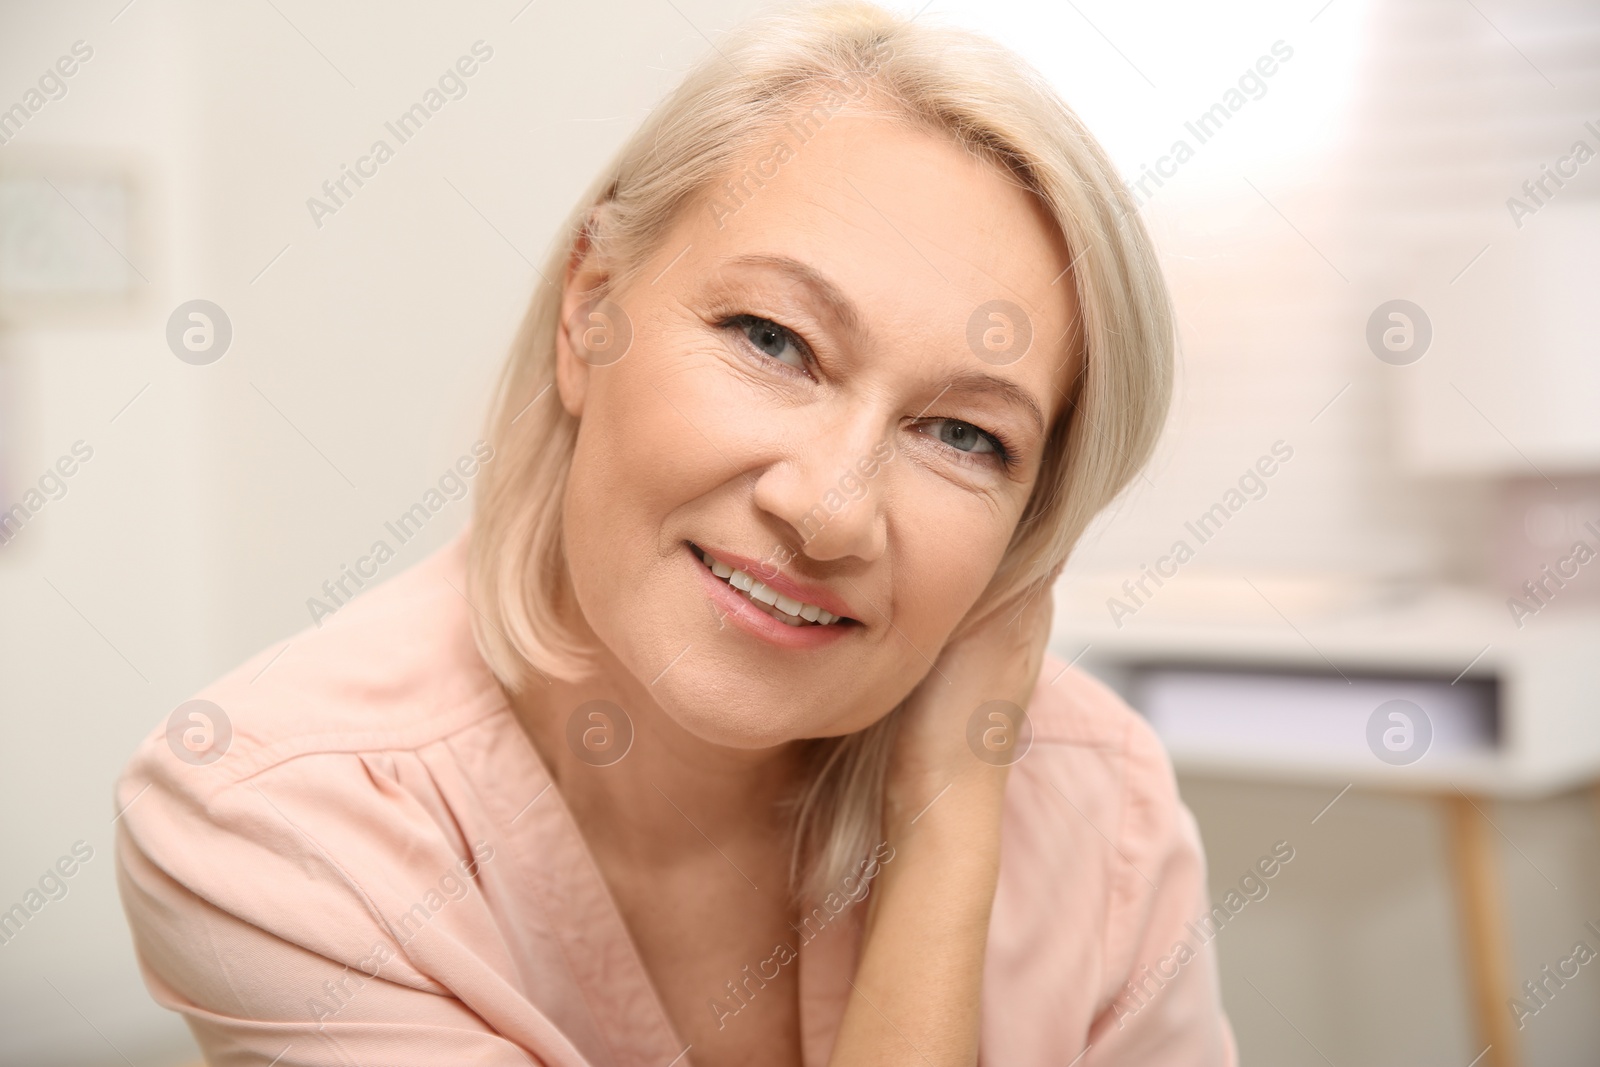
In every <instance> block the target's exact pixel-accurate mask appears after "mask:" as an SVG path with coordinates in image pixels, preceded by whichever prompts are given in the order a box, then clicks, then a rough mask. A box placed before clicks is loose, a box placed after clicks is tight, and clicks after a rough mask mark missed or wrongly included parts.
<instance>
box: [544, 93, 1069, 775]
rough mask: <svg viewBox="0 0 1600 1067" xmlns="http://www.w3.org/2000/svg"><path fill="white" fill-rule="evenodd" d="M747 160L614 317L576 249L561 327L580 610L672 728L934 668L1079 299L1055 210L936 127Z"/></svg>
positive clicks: (887, 700) (808, 707)
mask: <svg viewBox="0 0 1600 1067" xmlns="http://www.w3.org/2000/svg"><path fill="white" fill-rule="evenodd" d="M819 126H820V128H819ZM800 133H806V134H809V135H810V136H809V139H808V140H804V141H802V140H801V139H800V136H799V134H800ZM780 142H782V143H783V145H784V147H783V148H776V147H774V146H776V145H777V144H779V143H780ZM745 164H747V166H748V171H746V170H745V166H744V165H741V167H740V169H739V170H738V172H737V173H734V174H730V175H728V183H727V184H726V185H723V186H719V187H717V188H716V189H714V190H713V193H712V196H711V198H710V199H708V200H702V201H700V202H698V203H696V204H694V205H693V206H691V207H689V208H686V209H685V210H684V211H683V212H682V213H681V215H680V217H679V219H678V220H677V223H676V225H675V227H674V230H673V232H672V233H671V234H670V235H669V236H668V237H667V239H666V240H665V241H664V242H663V243H662V244H661V246H660V248H659V250H658V251H657V252H656V254H655V255H654V257H653V259H652V260H651V262H649V263H647V264H646V265H645V266H644V268H643V269H642V270H640V271H639V272H638V273H637V275H636V277H637V280H636V281H634V282H632V283H630V284H628V285H627V286H625V287H623V288H621V289H618V290H616V291H613V292H612V293H611V294H610V295H609V297H608V299H609V300H610V302H611V306H604V305H602V306H601V308H600V312H601V313H602V315H607V316H609V320H608V319H605V318H597V317H592V316H590V314H589V311H590V309H589V308H588V307H586V306H584V300H583V297H584V290H587V289H589V288H591V287H592V286H593V285H595V284H596V283H597V282H599V281H600V280H601V279H602V278H603V273H602V271H603V266H601V265H600V264H598V263H597V262H596V261H595V259H594V257H588V258H586V259H585V260H584V261H583V262H581V263H580V264H578V265H577V266H575V267H574V269H573V271H572V272H571V273H569V277H568V278H567V285H566V304H565V308H564V313H565V315H566V326H565V328H564V329H563V331H562V334H561V336H560V338H559V339H558V346H557V348H558V358H559V361H560V373H559V377H558V382H559V386H560V392H561V399H562V402H563V404H565V406H566V407H567V409H568V410H569V411H570V412H572V413H573V414H574V415H575V416H577V417H578V418H579V419H580V429H579V433H578V441H577V449H576V453H575V456H574V458H573V463H572V469H571V477H570V481H569V488H568V491H567V497H566V501H565V537H566V549H567V556H568V559H569V561H570V566H571V574H572V581H573V585H574V587H575V589H576V592H577V597H578V602H579V604H580V606H581V607H582V610H583V612H584V615H585V617H586V619H587V621H588V623H589V625H590V627H591V628H592V629H593V630H594V632H595V633H596V634H597V635H598V636H599V637H600V639H601V640H602V641H603V642H604V644H605V645H606V647H607V649H608V650H609V654H610V655H611V656H613V657H614V658H615V660H616V663H617V664H618V665H620V666H621V668H623V669H625V670H626V671H628V672H629V673H630V674H631V675H632V677H633V678H634V679H636V685H637V686H638V687H640V688H642V689H644V690H646V691H647V692H648V694H649V696H650V698H651V699H653V700H655V701H656V703H657V704H658V705H659V706H660V707H661V708H662V709H663V710H664V711H665V712H666V713H667V714H668V715H670V716H671V717H672V718H673V719H674V720H675V721H676V722H677V723H678V724H679V725H680V726H682V727H683V728H684V729H686V730H687V731H688V732H690V733H691V734H694V735H696V736H699V737H701V738H703V739H705V740H707V741H711V742H714V743H718V744H723V745H729V746H734V747H741V748H756V747H767V746H772V745H777V744H781V743H782V742H785V741H790V740H793V739H796V738H803V737H820V736H828V735H835V734H842V733H847V732H851V731H854V730H858V729H861V728H863V727H865V726H867V725H870V724H871V723H872V722H873V721H874V720H876V719H877V718H879V717H880V716H882V715H883V714H885V713H886V712H888V711H889V710H890V709H891V708H893V706H894V705H895V704H896V703H898V702H899V701H900V700H901V699H902V698H903V697H904V696H905V695H906V694H907V693H909V692H910V690H911V688H912V687H913V686H915V685H916V683H917V682H918V681H920V680H921V679H922V678H923V677H924V676H925V675H926V674H928V673H929V671H930V669H931V667H932V664H933V663H934V661H935V660H936V659H937V658H938V656H939V653H940V650H941V649H942V647H943V646H944V644H945V642H946V639H947V638H948V637H949V636H950V634H951V632H952V631H953V630H954V629H955V627H956V626H957V624H958V623H959V622H960V621H961V619H962V617H963V616H964V615H966V614H967V612H968V609H970V608H971V607H972V606H973V605H974V603H975V602H976V600H977V598H978V597H979V595H980V594H981V593H982V592H983V590H984V588H985V587H986V586H987V585H988V583H989V581H990V579H991V578H992V577H993V576H994V573H995V571H996V568H997V567H998V565H999V563H1000V560H1001V557H1002V555H1003V553H1004V551H1005V548H1006V545H1007V544H1008V543H1009V541H1010V539H1011V535H1012V531H1013V529H1014V527H1015V525H1016V523H1017V519H1018V517H1019V516H1020V515H1021V513H1022V510H1023V507H1024V505H1025V504H1026V503H1027V500H1028V497H1029V493H1030V491H1031V490H1032V488H1033V485H1034V482H1035V479H1036V477H1037V475H1038V471H1039V466H1040V459H1041V452H1042V449H1043V448H1044V444H1045V440H1046V436H1047V432H1048V429H1049V427H1050V425H1051V423H1052V421H1053V419H1054V418H1055V415H1056V413H1057V412H1058V411H1059V410H1060V405H1061V403H1062V402H1063V398H1064V393H1063V391H1062V390H1063V389H1065V388H1066V386H1067V384H1068V383H1069V382H1070V381H1071V378H1072V375H1073V373H1074V371H1075V367H1073V366H1071V365H1069V360H1068V358H1067V355H1066V353H1067V352H1068V350H1069V345H1068V340H1067V339H1066V336H1067V334H1068V333H1069V332H1071V331H1072V325H1073V323H1074V320H1075V315H1076V310H1077V308H1076V303H1075V300H1074V297H1073V293H1072V281H1071V279H1070V278H1069V277H1066V276H1065V275H1066V271H1067V268H1068V265H1069V262H1070V260H1069V258H1068V252H1067V249H1066V247H1065V244H1064V243H1063V241H1062V240H1061V238H1060V236H1059V235H1058V234H1057V233H1056V232H1055V229H1054V227H1053V225H1052V224H1051V223H1050V221H1049V218H1048V216H1047V214H1046V213H1045V212H1044V210H1043V209H1042V208H1041V207H1040V206H1039V205H1038V204H1037V202H1036V201H1035V200H1034V199H1033V197H1032V196H1031V195H1030V194H1028V193H1026V192H1025V191H1023V190H1022V189H1021V188H1019V187H1018V186H1017V185H1016V183H1015V182H1014V181H1013V180H1011V179H1010V178H1009V177H1008V176H1006V175H1004V174H1002V173H1001V172H1000V171H999V170H997V169H996V168H995V167H994V166H993V165H992V164H988V163H985V162H981V161H979V160H976V159H974V158H972V157H971V156H969V155H968V154H967V153H966V152H964V151H963V150H961V149H960V148H958V147H956V146H955V145H954V144H952V143H950V142H948V141H947V140H945V139H942V138H939V137H936V136H933V135H931V134H928V133H924V132H920V131H914V130H909V129H905V128H903V127H901V126H899V125H897V124H895V123H891V122H889V121H886V120H884V119H882V118H874V117H871V116H867V115H864V114H857V113H853V112H851V111H849V110H845V111H841V112H838V113H836V114H834V115H832V116H831V117H828V118H826V120H825V121H823V122H821V123H818V122H816V121H815V119H813V120H812V122H811V124H810V125H809V126H804V127H802V126H801V125H800V124H799V123H794V124H791V125H790V126H786V127H782V128H780V129H779V130H778V131H777V132H776V133H774V134H773V135H772V136H771V137H770V138H769V139H768V140H767V141H765V142H763V144H762V146H761V147H760V148H758V149H757V150H756V151H755V152H754V153H752V154H751V156H750V157H749V159H748V160H746V161H745ZM995 301H1004V302H1007V303H1006V304H1005V305H996V304H994V303H993V302H995ZM618 309H620V315H619V313H618ZM1018 309H1020V312H1019V310H1018ZM624 319H625V323H624V321H623V320H624ZM608 322H609V326H610V327H611V328H615V329H618V330H620V331H626V330H627V329H630V328H631V333H632V339H631V342H628V347H627V349H626V351H625V353H624V354H623V355H622V356H621V358H615V357H616V352H617V350H618V347H619V343H618V341H617V337H618V335H617V334H611V335H609V336H608V335H607V334H606V332H605V331H606V329H607V326H608ZM1030 334H1031V338H1030V336H1029V335H1030ZM707 554H709V556H710V557H711V558H712V560H713V561H714V566H713V567H708V566H707V564H706V563H705V556H706V555H707ZM732 571H739V572H743V575H740V574H738V573H728V572H732ZM724 573H727V574H728V579H731V583H730V580H728V579H725V578H724V577H721V576H720V575H722V574H724ZM746 576H747V577H746ZM750 581H759V582H761V583H762V586H764V587H765V589H763V588H762V587H761V586H752V587H751V590H750V592H745V591H741V590H740V589H738V588H736V586H737V585H748V584H750ZM752 592H753V593H755V594H756V598H755V599H753V598H752V597H751V595H750V593H752ZM774 595H776V603H774V604H771V605H767V604H763V603H760V602H759V601H760V600H761V599H770V598H772V597H773V596H774ZM817 609H821V612H822V613H819V612H818V610H817ZM796 613H798V614H796ZM830 614H831V615H836V616H841V618H840V620H839V621H837V622H834V623H831V624H825V620H827V619H828V618H829V615H830ZM780 615H781V616H783V617H782V618H780V617H779V616H780ZM812 617H814V618H816V619H817V621H815V622H812V621H808V619H810V618H812ZM791 620H792V621H798V622H799V623H800V625H792V624H791Z"/></svg>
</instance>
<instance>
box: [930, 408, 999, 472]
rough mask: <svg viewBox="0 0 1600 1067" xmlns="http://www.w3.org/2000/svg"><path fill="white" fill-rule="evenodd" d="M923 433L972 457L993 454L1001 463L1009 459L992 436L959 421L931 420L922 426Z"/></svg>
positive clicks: (970, 424)
mask: <svg viewBox="0 0 1600 1067" xmlns="http://www.w3.org/2000/svg"><path fill="white" fill-rule="evenodd" d="M923 429H924V432H928V433H929V435H930V436H932V437H936V438H938V439H939V440H940V441H942V442H944V443H945V444H947V445H949V446H950V447H951V448H954V449H956V450H958V451H961V452H967V453H970V454H973V455H987V454H993V455H994V456H995V457H997V458H998V459H999V460H1000V461H1001V462H1002V463H1005V462H1008V461H1009V459H1010V457H1009V455H1008V454H1007V452H1006V450H1005V448H1004V446H1002V445H1001V444H1000V441H999V439H998V438H996V437H995V436H994V435H993V434H991V433H988V432H986V431H984V430H980V429H978V428H977V427H976V426H974V425H972V423H970V422H962V421H961V420H960V419H931V420H929V421H928V422H926V423H924V424H923Z"/></svg>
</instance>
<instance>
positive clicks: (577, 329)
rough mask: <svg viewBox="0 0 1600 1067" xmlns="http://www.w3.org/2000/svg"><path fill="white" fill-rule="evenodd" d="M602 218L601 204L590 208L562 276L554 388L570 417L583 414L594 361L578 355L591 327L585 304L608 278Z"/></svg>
mask: <svg viewBox="0 0 1600 1067" xmlns="http://www.w3.org/2000/svg"><path fill="white" fill-rule="evenodd" d="M603 218H604V208H603V207H596V208H594V209H593V210H592V211H590V212H589V216H588V218H587V219H585V220H584V224H583V229H582V230H581V231H580V232H579V234H578V239H577V240H576V241H575V242H574V243H573V246H572V255H571V256H569V257H568V258H567V270H566V274H565V276H563V278H562V279H561V321H560V323H559V324H557V326H556V391H557V392H558V393H559V394H560V395H561V406H562V407H564V408H566V409H567V414H569V415H571V416H572V417H573V418H581V417H582V415H583V403H584V399H585V398H586V397H587V396H588V392H589V376H590V374H591V373H593V370H594V367H593V365H592V364H591V363H590V362H589V361H588V360H586V359H584V358H583V357H582V356H580V355H579V353H580V352H584V351H585V346H584V339H583V335H584V332H585V331H586V330H588V329H589V328H590V324H589V322H588V321H587V319H588V316H587V315H585V310H586V305H589V304H590V302H591V301H592V300H593V299H594V298H595V297H596V296H598V295H599V294H600V293H602V292H604V291H605V288H606V283H607V282H609V281H610V273H609V272H608V271H607V270H606V267H605V264H604V262H603V258H602V256H601V253H600V249H599V244H600V242H599V239H598V227H599V226H600V225H601V223H602V220H603Z"/></svg>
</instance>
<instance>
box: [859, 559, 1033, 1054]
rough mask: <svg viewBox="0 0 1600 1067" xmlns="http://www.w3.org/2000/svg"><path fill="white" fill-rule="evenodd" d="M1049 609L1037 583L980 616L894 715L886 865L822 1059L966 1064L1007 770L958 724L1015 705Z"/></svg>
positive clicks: (974, 1041) (1028, 691) (1028, 681)
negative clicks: (890, 856)
mask: <svg viewBox="0 0 1600 1067" xmlns="http://www.w3.org/2000/svg"><path fill="white" fill-rule="evenodd" d="M1050 608H1051V597H1050V594H1049V591H1048V588H1047V589H1046V591H1045V592H1044V593H1043V594H1042V595H1038V596H1035V597H1033V598H1032V599H1031V600H1030V601H1027V602H1026V603H1022V604H1019V603H1017V602H1015V601H1013V602H1011V603H1009V604H1006V605H1002V606H1001V607H1000V608H997V609H996V610H995V611H993V612H991V613H990V615H989V616H988V617H987V618H986V620H985V621H984V622H983V623H982V624H981V625H979V626H977V627H975V628H974V629H973V630H972V631H971V632H970V633H969V634H968V635H966V636H964V637H962V638H961V639H960V640H959V641H956V642H952V643H951V644H950V645H948V646H946V648H945V650H944V652H943V653H942V654H941V655H940V657H939V661H938V663H937V664H936V665H935V667H934V669H933V670H932V671H930V672H929V675H928V677H927V678H926V679H925V680H924V681H923V682H922V684H921V685H919V686H918V687H917V689H916V690H915V691H914V692H913V694H912V695H911V697H910V698H909V700H908V701H907V704H906V707H905V708H904V709H903V710H902V712H901V721H900V726H899V733H898V735H897V737H896V740H895V750H894V755H893V758H892V760H891V762H890V768H889V775H888V780H887V782H886V784H885V796H884V801H885V803H884V833H885V835H886V837H887V838H888V841H889V844H890V845H891V846H892V847H893V848H894V862H893V863H889V864H886V865H885V866H884V867H883V873H882V874H881V875H879V877H878V880H877V882H876V883H874V885H873V889H872V895H871V898H870V904H869V910H868V914H867V922H866V930H865V937H864V941H863V946H862V954H861V960H860V963H859V965H858V967H857V970H856V976H855V981H854V983H853V994H852V996H851V999H850V1003H849V1006H848V1007H847V1008H846V1010H845V1014H844V1019H843V1021H842V1023H841V1025H840V1028H839V1034H838V1037H837V1039H836V1040H835V1043H834V1048H833V1055H832V1057H831V1059H830V1061H829V1062H830V1065H831V1067H864V1065H868V1064H871V1065H875V1067H876V1065H888V1064H906V1065H912V1064H915V1065H918V1067H956V1065H961V1067H967V1065H971V1064H973V1063H976V1062H977V1057H978V1025H979V1009H980V1004H981V999H982V997H981V993H982V985H983V961H984V949H985V945H986V943H987V939H988V931H989V913H990V910H991V908H992V907H993V904H994V892H995V883H996V881H997V879H998V877H999V873H1000V815H1001V807H1002V801H1003V798H1004V793H1005V783H1006V777H1007V770H1008V766H1009V764H1008V763H1006V762H1005V761H1004V760H1003V759H1002V760H997V761H995V762H994V763H991V762H986V761H983V760H980V759H978V758H977V756H976V755H975V754H974V751H973V749H972V748H971V747H969V744H968V740H967V738H968V729H967V724H968V722H969V720H970V719H971V717H972V715H973V713H974V712H976V711H977V710H978V708H979V707H980V706H981V705H983V704H985V703H987V702H989V701H992V700H1005V701H1008V702H1010V703H1012V704H1015V705H1016V706H1017V707H1019V708H1026V707H1027V705H1028V701H1029V699H1030V697H1031V696H1032V693H1033V686H1034V683H1035V681H1036V680H1037V678H1038V676H1039V668H1040V663H1041V662H1042V660H1043V657H1044V646H1045V641H1046V639H1047V638H1048V636H1049V630H1050V614H1051V612H1050Z"/></svg>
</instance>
